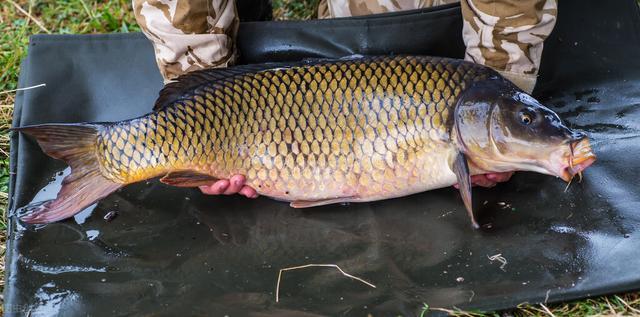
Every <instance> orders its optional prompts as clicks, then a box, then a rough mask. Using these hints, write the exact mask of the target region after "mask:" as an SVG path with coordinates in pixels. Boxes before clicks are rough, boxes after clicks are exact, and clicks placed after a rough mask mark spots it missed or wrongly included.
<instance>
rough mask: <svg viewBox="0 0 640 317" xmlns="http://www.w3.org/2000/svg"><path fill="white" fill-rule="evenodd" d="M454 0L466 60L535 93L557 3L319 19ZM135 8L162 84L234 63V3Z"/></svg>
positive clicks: (338, 8)
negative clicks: (448, 5)
mask: <svg viewBox="0 0 640 317" xmlns="http://www.w3.org/2000/svg"><path fill="white" fill-rule="evenodd" d="M458 1H461V6H462V15H463V18H464V25H463V30H462V36H463V39H464V42H465V44H466V46H467V51H466V55H465V59H467V60H470V61H474V62H476V63H479V64H484V65H487V66H490V67H492V68H494V69H496V70H498V71H499V72H500V73H501V74H502V75H503V76H505V77H506V78H508V79H510V80H511V81H513V82H514V83H516V84H517V85H518V86H520V88H522V89H524V90H526V91H529V92H530V91H531V90H533V86H534V85H535V81H536V76H537V73H538V67H539V66H540V57H541V55H542V47H543V41H544V39H545V38H546V37H547V36H548V35H549V34H550V33H551V30H552V29H553V26H554V25H555V21H556V15H557V3H556V0H321V2H320V6H319V8H318V16H319V17H320V18H331V17H347V16H356V15H365V14H375V13H383V12H390V11H401V10H409V9H417V8H424V7H429V6H437V5H441V4H446V3H452V2H458ZM133 5H134V9H135V15H136V19H137V20H138V23H139V24H140V26H141V27H142V29H143V31H144V32H145V34H146V35H147V37H149V39H150V40H151V41H152V42H153V45H154V47H155V51H156V59H157V61H158V66H159V67H160V70H161V72H162V75H163V76H164V78H165V81H169V80H171V79H173V78H175V77H177V76H178V75H180V74H182V73H185V72H189V71H192V70H194V69H200V68H205V67H215V66H222V67H224V66H227V65H229V64H230V63H232V62H233V59H234V56H235V47H234V45H233V39H234V36H235V33H236V31H237V26H238V18H237V13H236V10H235V6H234V3H233V0H133Z"/></svg>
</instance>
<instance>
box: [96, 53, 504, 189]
mask: <svg viewBox="0 0 640 317" xmlns="http://www.w3.org/2000/svg"><path fill="white" fill-rule="evenodd" d="M491 74H492V73H491V71H489V70H487V69H486V68H480V67H477V66H474V65H473V64H470V63H466V62H462V61H458V60H450V59H444V58H430V57H381V58H359V59H351V60H337V61H336V60H333V61H322V60H321V61H316V62H312V63H306V64H303V65H300V66H293V67H287V68H275V69H266V70H261V71H258V72H248V73H245V74H240V75H232V76H229V77H227V78H225V79H223V80H219V81H211V82H204V83H202V84H200V85H198V86H197V87H194V88H193V89H191V90H190V91H185V92H184V93H183V94H182V96H180V98H177V99H176V100H173V101H172V102H170V104H169V105H168V106H167V107H165V108H163V109H160V110H159V111H157V112H154V113H151V114H149V115H147V116H145V117H141V118H138V119H133V120H130V121H124V122H120V123H116V124H113V125H108V126H106V127H105V128H103V129H102V131H100V133H99V136H98V148H99V161H100V166H101V168H102V170H103V173H104V174H105V177H107V178H109V179H111V180H113V181H117V182H120V183H134V182H137V181H140V180H143V179H148V178H151V177H156V176H161V175H164V174H166V173H168V172H171V171H180V170H192V171H197V172H200V173H203V174H207V175H212V176H214V177H216V178H228V177H230V176H231V175H234V174H243V175H245V176H246V179H247V184H248V185H250V186H252V187H254V188H256V190H257V191H258V192H259V193H261V194H264V195H268V196H272V197H275V198H278V199H283V200H296V199H297V197H304V198H305V200H325V199H335V198H344V200H345V201H360V200H373V199H383V198H388V197H395V196H399V195H405V194H407V193H412V192H417V191H424V190H427V189H430V188H432V187H436V186H437V185H439V184H441V183H442V182H444V181H450V180H451V178H452V177H453V178H454V179H455V176H453V174H452V173H451V172H447V169H442V168H439V167H440V165H442V163H439V162H441V161H442V162H447V161H448V159H447V157H448V156H449V155H450V151H451V146H450V145H449V140H448V138H449V133H448V131H449V129H450V126H449V125H450V124H451V123H450V122H449V120H448V119H449V115H450V114H451V112H452V111H451V109H452V107H453V106H454V105H455V102H456V100H457V97H458V96H459V94H460V92H461V91H463V90H464V88H465V86H466V85H468V84H469V83H470V82H471V81H475V80H482V79H484V78H486V77H487V76H490V75H491ZM443 159H444V160H443Z"/></svg>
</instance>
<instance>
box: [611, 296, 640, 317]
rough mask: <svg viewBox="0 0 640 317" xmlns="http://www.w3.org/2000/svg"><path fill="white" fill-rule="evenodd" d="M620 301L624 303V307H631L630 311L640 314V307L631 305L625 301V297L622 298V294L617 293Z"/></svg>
mask: <svg viewBox="0 0 640 317" xmlns="http://www.w3.org/2000/svg"><path fill="white" fill-rule="evenodd" d="M614 297H615V298H616V299H617V300H618V301H619V302H621V303H622V305H624V307H627V309H629V310H630V311H632V312H634V313H635V314H638V315H640V309H636V308H633V307H632V306H631V305H629V303H627V301H625V300H624V299H622V298H621V297H620V296H618V295H615V296H614Z"/></svg>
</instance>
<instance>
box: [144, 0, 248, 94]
mask: <svg viewBox="0 0 640 317" xmlns="http://www.w3.org/2000/svg"><path fill="white" fill-rule="evenodd" d="M132 2H133V9H134V13H135V17H136V20H137V21H138V24H139V25H140V27H141V28H142V31H143V32H144V34H145V35H146V36H147V37H148V38H149V40H151V42H152V44H153V47H154V49H155V54H156V61H157V63H158V67H159V68H160V72H161V73H162V76H163V77H164V79H165V83H166V82H168V81H171V80H172V79H174V78H176V77H178V76H180V75H182V74H184V73H186V72H190V71H193V70H197V69H202V68H209V67H225V66H227V65H229V64H231V63H233V60H234V58H235V53H236V51H235V46H234V41H235V35H236V32H237V30H238V24H239V20H238V14H237V12H236V8H235V1H234V0H132Z"/></svg>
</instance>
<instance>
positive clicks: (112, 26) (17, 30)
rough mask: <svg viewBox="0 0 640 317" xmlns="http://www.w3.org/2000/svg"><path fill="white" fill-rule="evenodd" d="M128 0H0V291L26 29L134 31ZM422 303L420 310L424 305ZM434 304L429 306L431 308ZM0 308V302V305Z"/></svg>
mask: <svg viewBox="0 0 640 317" xmlns="http://www.w3.org/2000/svg"><path fill="white" fill-rule="evenodd" d="M317 3H318V0H302V1H301V0H273V5H274V17H275V18H276V19H285V20H287V19H291V20H293V19H309V18H312V17H314V16H315V8H316V6H317ZM130 6H131V1H130V0H99V1H96V0H31V1H28V0H2V1H0V30H2V32H1V33H0V210H2V217H0V292H1V291H2V290H3V289H4V253H5V239H6V218H5V217H6V216H5V210H6V204H7V190H8V186H7V185H8V181H9V157H8V153H9V137H8V135H9V131H8V129H9V127H10V126H11V115H12V109H13V103H14V97H15V92H13V91H12V90H14V89H16V88H17V87H16V86H17V83H18V74H19V69H20V62H21V60H22V59H23V58H24V57H25V55H26V50H27V43H28V39H29V35H31V34H36V33H74V34H80V33H112V32H135V31H139V28H138V26H137V25H136V23H135V20H134V18H133V16H132V14H131V8H130ZM427 304H428V303H426V304H425V305H426V306H425V308H424V310H425V312H426V310H427V309H428V308H427V307H428V305H427ZM431 309H435V308H431ZM0 312H1V308H0ZM451 313H453V314H456V315H460V316H470V315H473V316H501V315H507V316H509V315H516V316H585V315H588V316H596V315H634V316H640V292H636V293H627V294H618V295H612V296H606V297H599V298H595V299H587V300H581V301H574V302H568V303H562V304H556V305H548V306H542V305H526V304H523V305H522V307H521V308H519V309H517V310H515V311H511V312H502V313H475V312H451Z"/></svg>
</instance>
